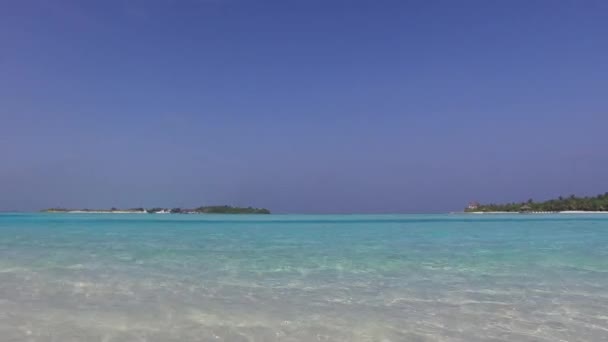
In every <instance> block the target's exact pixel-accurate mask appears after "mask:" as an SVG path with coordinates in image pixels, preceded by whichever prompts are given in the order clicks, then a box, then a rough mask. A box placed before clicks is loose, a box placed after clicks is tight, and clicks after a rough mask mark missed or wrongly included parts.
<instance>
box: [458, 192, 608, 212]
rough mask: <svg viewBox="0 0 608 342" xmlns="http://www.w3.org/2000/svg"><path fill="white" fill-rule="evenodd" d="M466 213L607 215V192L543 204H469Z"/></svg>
mask: <svg viewBox="0 0 608 342" xmlns="http://www.w3.org/2000/svg"><path fill="white" fill-rule="evenodd" d="M464 211H465V212H466V213H608V192H606V193H604V194H602V195H597V196H591V197H589V196H586V197H577V196H575V195H570V196H569V197H562V196H559V197H558V198H555V199H550V200H547V201H543V202H535V201H534V200H533V199H529V200H528V201H526V202H519V203H517V202H514V203H505V204H494V203H490V204H480V203H478V202H471V203H469V205H468V206H467V207H466V208H465V209H464Z"/></svg>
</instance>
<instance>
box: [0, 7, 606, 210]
mask: <svg viewBox="0 0 608 342" xmlns="http://www.w3.org/2000/svg"><path fill="white" fill-rule="evenodd" d="M607 17H608V2H605V1H356V0H354V1H332V0H325V1H315V0H308V1H285V0H283V1H250V0H249V1H247V0H207V1H205V0H198V1H195V0H184V1H177V0H175V1H171V0H157V1H143V0H122V1H115V0H112V1H67V0H58V1H42V0H39V1H32V0H25V1H4V2H2V3H0V75H1V77H0V154H1V156H2V162H1V164H0V165H1V167H0V209H3V210H13V209H17V210H29V209H40V208H44V207H50V206H64V207H110V206H117V207H123V206H128V207H138V206H183V207H192V206H196V205H199V204H219V203H229V204H235V205H254V206H261V207H268V208H270V209H271V210H273V211H276V212H320V213H325V212H374V213H375V212H437V211H449V210H459V209H461V208H462V207H463V206H464V205H465V204H466V203H467V202H468V201H470V200H479V201H482V202H484V201H494V202H501V201H516V200H517V201H519V200H526V199H528V198H530V197H532V198H535V199H544V198H549V197H554V196H558V195H560V194H563V195H568V194H571V193H575V194H581V195H591V194H596V193H603V192H605V191H608V173H606V170H607V169H608V153H607V152H606V151H607V147H608V140H607V139H606V132H607V131H608V63H607V62H606V61H608V39H606V37H608V20H606V18H607Z"/></svg>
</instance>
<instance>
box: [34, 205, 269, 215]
mask: <svg viewBox="0 0 608 342" xmlns="http://www.w3.org/2000/svg"><path fill="white" fill-rule="evenodd" d="M42 212H45V213H117V214H118V213H149V214H270V210H268V209H266V208H253V207H233V206H230V205H212V206H201V207H198V208H195V209H182V208H172V209H169V208H160V207H155V208H148V209H146V208H131V209H117V208H111V209H65V208H49V209H44V210H42Z"/></svg>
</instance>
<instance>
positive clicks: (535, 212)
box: [462, 210, 608, 215]
mask: <svg viewBox="0 0 608 342" xmlns="http://www.w3.org/2000/svg"><path fill="white" fill-rule="evenodd" d="M462 214H475V215H496V214H524V215H529V214H537V215H542V214H608V211H585V210H565V211H527V212H518V211H464V212H462Z"/></svg>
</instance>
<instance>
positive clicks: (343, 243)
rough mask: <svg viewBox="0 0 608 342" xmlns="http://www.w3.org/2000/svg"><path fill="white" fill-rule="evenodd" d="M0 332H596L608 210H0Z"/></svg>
mask: <svg viewBox="0 0 608 342" xmlns="http://www.w3.org/2000/svg"><path fill="white" fill-rule="evenodd" d="M0 341H2V342H10V341H19V342H22V341H45V342H46V341H54V342H55V341H56V342H69V341H74V342H76V341H78V342H83V341H85V342H89V341H100V342H118V341H125V342H127V341H128V342H131V341H158V342H171V341H176V342H177V341H180V342H189V341H235V342H240V341H264V342H266V341H306V342H308V341H355V342H356V341H378V342H389V341H393V342H394V341H462V342H465V341H466V342H473V341H495V342H496V341H551V342H554V341H570V342H572V341H608V215H601V214H597V215H559V214H553V215H517V214H516V215H464V214H462V215H260V216H246V215H244V216H241V215H234V216H225V215H158V214H157V215H146V214H0Z"/></svg>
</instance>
